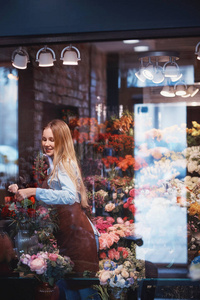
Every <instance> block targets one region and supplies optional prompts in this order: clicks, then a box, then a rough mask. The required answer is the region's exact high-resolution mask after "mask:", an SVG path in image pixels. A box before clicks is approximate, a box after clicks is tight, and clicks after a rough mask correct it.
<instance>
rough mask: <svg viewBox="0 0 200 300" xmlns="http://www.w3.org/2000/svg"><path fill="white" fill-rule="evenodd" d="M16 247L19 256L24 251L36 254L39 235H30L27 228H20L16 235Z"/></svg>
mask: <svg viewBox="0 0 200 300" xmlns="http://www.w3.org/2000/svg"><path fill="white" fill-rule="evenodd" d="M15 248H16V252H17V257H18V258H19V257H20V256H21V255H22V254H23V253H24V254H27V253H29V254H34V253H35V252H37V249H38V236H37V235H36V234H34V235H30V232H29V230H27V229H20V230H19V231H18V233H17V235H16V236H15Z"/></svg>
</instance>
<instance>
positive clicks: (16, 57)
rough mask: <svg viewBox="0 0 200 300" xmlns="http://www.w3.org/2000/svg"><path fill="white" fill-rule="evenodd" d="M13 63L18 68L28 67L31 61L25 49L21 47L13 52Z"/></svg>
mask: <svg viewBox="0 0 200 300" xmlns="http://www.w3.org/2000/svg"><path fill="white" fill-rule="evenodd" d="M11 61H12V65H13V67H15V68H17V69H26V68H27V63H28V62H30V61H29V55H28V53H27V51H26V50H25V49H23V48H22V47H19V48H18V49H16V50H15V51H14V52H13V53H12V58H11Z"/></svg>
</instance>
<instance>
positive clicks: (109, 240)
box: [96, 217, 135, 258]
mask: <svg viewBox="0 0 200 300" xmlns="http://www.w3.org/2000/svg"><path fill="white" fill-rule="evenodd" d="M100 220H101V224H102V223H103V220H102V219H100ZM107 220H109V222H110V223H109V222H108V221H107V222H106V224H107V226H104V232H102V233H101V236H100V237H99V249H100V250H107V249H109V248H110V247H111V246H113V245H115V243H118V242H119V240H120V238H125V237H130V236H134V235H135V225H134V223H133V220H129V221H128V220H126V218H125V220H123V219H122V218H120V217H118V218H117V222H116V223H113V219H107ZM111 222H112V224H111ZM96 224H97V228H99V227H100V226H99V224H98V222H96ZM103 224H105V223H103ZM100 257H101V258H102V257H104V252H102V253H100Z"/></svg>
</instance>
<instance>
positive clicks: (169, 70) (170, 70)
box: [163, 57, 180, 78]
mask: <svg viewBox="0 0 200 300" xmlns="http://www.w3.org/2000/svg"><path fill="white" fill-rule="evenodd" d="M163 72H164V75H165V77H171V78H177V77H178V74H179V72H180V71H179V66H178V65H177V63H176V62H175V61H172V57H170V60H169V61H168V62H166V63H165V64H164V66H163Z"/></svg>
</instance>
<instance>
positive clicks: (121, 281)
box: [97, 246, 145, 299]
mask: <svg viewBox="0 0 200 300" xmlns="http://www.w3.org/2000/svg"><path fill="white" fill-rule="evenodd" d="M99 268H100V270H99V272H98V273H97V276H98V277H99V280H100V285H101V286H103V287H104V289H99V291H101V293H102V291H103V290H104V295H106V294H107V295H114V297H115V299H120V298H121V293H122V292H124V291H127V289H128V288H131V289H133V290H135V288H136V287H137V286H138V279H142V278H144V276H145V267H144V261H142V260H137V259H136V258H135V246H132V247H131V249H130V248H127V247H117V248H116V249H114V248H113V249H110V250H109V251H108V254H107V256H105V258H104V259H103V260H101V261H100V263H99ZM105 299H106V297H105ZM108 299H110V298H108Z"/></svg>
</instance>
